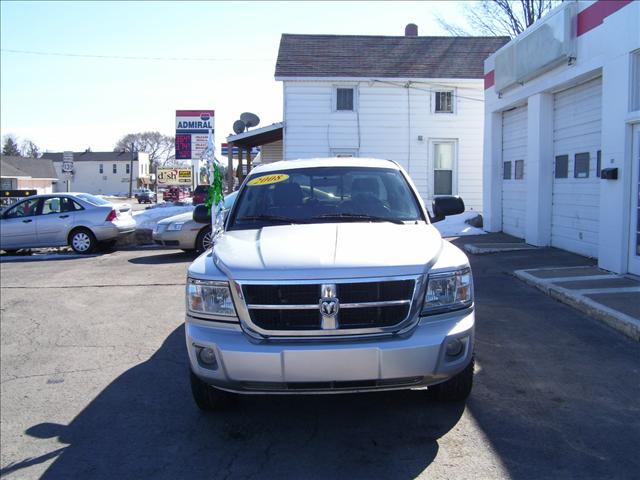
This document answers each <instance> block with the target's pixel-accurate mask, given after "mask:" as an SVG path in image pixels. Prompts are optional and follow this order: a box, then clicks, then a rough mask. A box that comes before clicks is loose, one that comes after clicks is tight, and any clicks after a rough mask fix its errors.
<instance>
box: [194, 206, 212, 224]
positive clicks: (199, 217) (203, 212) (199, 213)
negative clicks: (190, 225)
mask: <svg viewBox="0 0 640 480" xmlns="http://www.w3.org/2000/svg"><path fill="white" fill-rule="evenodd" d="M193 221H194V222H196V223H211V211H210V210H209V209H208V208H207V206H206V205H196V207H195V208H194V209H193Z"/></svg>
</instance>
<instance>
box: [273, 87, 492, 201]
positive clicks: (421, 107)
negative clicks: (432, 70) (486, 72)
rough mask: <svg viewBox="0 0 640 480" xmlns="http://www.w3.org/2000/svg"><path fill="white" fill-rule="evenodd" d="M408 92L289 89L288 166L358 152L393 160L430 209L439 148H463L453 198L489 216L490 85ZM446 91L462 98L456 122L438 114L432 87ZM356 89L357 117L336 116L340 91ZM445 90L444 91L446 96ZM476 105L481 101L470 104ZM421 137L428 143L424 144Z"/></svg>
mask: <svg viewBox="0 0 640 480" xmlns="http://www.w3.org/2000/svg"><path fill="white" fill-rule="evenodd" d="M423 82H424V83H419V84H417V83H416V84H414V85H413V86H412V88H410V89H409V92H410V93H409V95H410V97H409V101H410V104H411V110H410V112H411V114H410V115H408V111H409V109H408V103H409V102H408V99H407V89H406V88H404V87H403V86H402V84H401V83H399V82H398V85H397V86H396V85H389V84H388V83H384V82H370V81H366V82H341V81H335V80H331V79H328V80H327V81H297V80H286V81H284V95H285V100H284V120H285V135H284V158H285V159H286V160H291V159H296V158H313V157H326V156H332V155H333V154H335V153H336V150H338V151H344V150H347V151H349V150H354V151H356V152H357V155H358V156H360V157H376V158H386V159H389V160H394V161H396V162H398V163H399V164H400V165H402V166H403V167H404V168H405V169H406V170H407V171H408V172H409V174H410V175H411V177H412V179H413V181H414V182H415V184H416V187H417V188H418V190H419V192H420V195H421V196H422V198H423V199H424V200H425V201H426V202H430V201H431V199H432V197H433V175H432V168H433V159H432V158H431V157H432V152H431V151H430V150H431V145H432V141H433V140H452V141H455V142H456V145H457V165H456V174H454V187H453V189H454V193H455V194H458V195H460V196H461V197H462V198H463V199H464V201H465V204H466V206H467V209H469V210H477V211H481V210H482V163H481V161H482V142H483V132H482V131H483V121H484V120H483V118H484V117H483V103H482V98H483V81H482V80H481V79H478V80H463V81H443V80H442V79H440V80H424V81H423ZM426 83H431V84H438V85H441V84H445V85H446V89H453V90H454V91H455V92H456V93H458V94H459V95H462V97H460V96H457V97H456V98H455V102H454V103H455V109H454V113H453V114H443V113H433V105H432V104H433V95H432V93H431V92H430V91H428V90H430V89H441V88H440V87H433V86H430V85H427V84H426ZM336 86H345V87H354V88H356V90H357V92H356V94H355V98H354V105H355V111H354V112H336V111H334V109H333V103H334V101H335V100H334V88H335V87H336ZM442 89H445V88H442ZM463 97H471V98H475V99H476V100H471V99H469V98H463ZM419 136H422V140H419V139H418V137H419Z"/></svg>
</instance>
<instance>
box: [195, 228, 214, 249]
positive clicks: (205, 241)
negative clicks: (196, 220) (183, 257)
mask: <svg viewBox="0 0 640 480" xmlns="http://www.w3.org/2000/svg"><path fill="white" fill-rule="evenodd" d="M210 248H211V226H206V227H205V228H203V229H202V230H200V233H198V238H196V252H198V253H202V252H206V251H207V250H209V249H210Z"/></svg>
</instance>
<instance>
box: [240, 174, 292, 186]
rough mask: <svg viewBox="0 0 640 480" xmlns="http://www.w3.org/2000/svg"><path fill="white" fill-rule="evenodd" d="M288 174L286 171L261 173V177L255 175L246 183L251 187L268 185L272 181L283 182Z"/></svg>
mask: <svg viewBox="0 0 640 480" xmlns="http://www.w3.org/2000/svg"><path fill="white" fill-rule="evenodd" d="M287 178H289V175H287V174H286V173H274V174H273V175H263V176H261V177H256V178H253V179H251V180H249V183H247V185H249V186H251V187H255V186H259V185H270V184H272V183H278V182H284V181H285V180H286V179H287Z"/></svg>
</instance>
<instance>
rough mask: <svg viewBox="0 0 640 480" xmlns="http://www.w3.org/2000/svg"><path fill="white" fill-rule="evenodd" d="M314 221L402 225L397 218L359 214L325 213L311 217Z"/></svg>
mask: <svg viewBox="0 0 640 480" xmlns="http://www.w3.org/2000/svg"><path fill="white" fill-rule="evenodd" d="M313 219H314V220H316V219H323V220H324V219H344V220H353V221H358V220H366V221H369V222H391V223H395V224H397V225H404V222H403V221H402V220H398V219H397V218H387V217H376V216H375V215H362V214H359V213H327V214H324V215H318V216H316V217H313Z"/></svg>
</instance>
